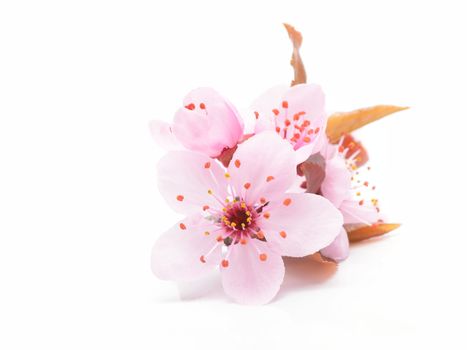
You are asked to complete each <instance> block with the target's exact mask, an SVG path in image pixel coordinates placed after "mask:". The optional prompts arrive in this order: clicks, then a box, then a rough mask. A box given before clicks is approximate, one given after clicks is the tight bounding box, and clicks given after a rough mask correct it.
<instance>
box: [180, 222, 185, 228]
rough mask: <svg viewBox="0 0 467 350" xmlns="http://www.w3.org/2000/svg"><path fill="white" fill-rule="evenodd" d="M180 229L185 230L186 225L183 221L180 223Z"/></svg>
mask: <svg viewBox="0 0 467 350" xmlns="http://www.w3.org/2000/svg"><path fill="white" fill-rule="evenodd" d="M180 229H182V230H186V226H185V224H184V223H183V222H181V223H180Z"/></svg>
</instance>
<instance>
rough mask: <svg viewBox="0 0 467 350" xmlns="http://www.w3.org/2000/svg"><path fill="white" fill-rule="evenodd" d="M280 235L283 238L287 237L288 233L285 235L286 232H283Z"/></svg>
mask: <svg viewBox="0 0 467 350" xmlns="http://www.w3.org/2000/svg"><path fill="white" fill-rule="evenodd" d="M279 234H280V235H281V237H282V238H285V237H287V233H285V231H281V232H279Z"/></svg>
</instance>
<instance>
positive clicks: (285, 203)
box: [282, 198, 292, 206]
mask: <svg viewBox="0 0 467 350" xmlns="http://www.w3.org/2000/svg"><path fill="white" fill-rule="evenodd" d="M282 203H283V204H284V205H285V206H288V205H290V203H292V200H291V199H290V198H286V199H284V201H283V202H282Z"/></svg>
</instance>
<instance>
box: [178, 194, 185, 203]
mask: <svg viewBox="0 0 467 350" xmlns="http://www.w3.org/2000/svg"><path fill="white" fill-rule="evenodd" d="M184 198H185V197H183V196H182V195H181V194H179V195H178V196H177V200H178V201H179V202H181V201H183V199H184Z"/></svg>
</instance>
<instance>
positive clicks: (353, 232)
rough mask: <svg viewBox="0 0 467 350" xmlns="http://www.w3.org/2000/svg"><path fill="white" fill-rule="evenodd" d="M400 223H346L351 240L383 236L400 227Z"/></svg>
mask: <svg viewBox="0 0 467 350" xmlns="http://www.w3.org/2000/svg"><path fill="white" fill-rule="evenodd" d="M399 226H400V224H386V223H377V224H373V225H370V226H366V225H365V226H361V225H344V227H345V229H346V231H347V235H348V236H349V241H350V242H352V243H353V242H359V241H363V240H365V239H369V238H373V237H377V236H382V235H384V234H386V233H388V232H391V231H392V230H395V229H396V228H398V227H399Z"/></svg>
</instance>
